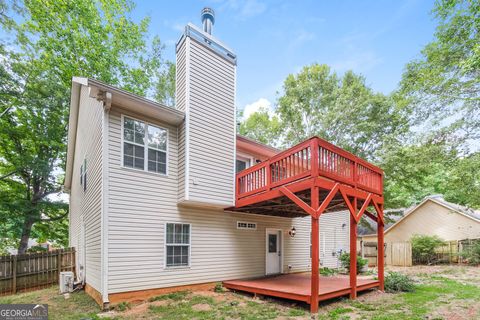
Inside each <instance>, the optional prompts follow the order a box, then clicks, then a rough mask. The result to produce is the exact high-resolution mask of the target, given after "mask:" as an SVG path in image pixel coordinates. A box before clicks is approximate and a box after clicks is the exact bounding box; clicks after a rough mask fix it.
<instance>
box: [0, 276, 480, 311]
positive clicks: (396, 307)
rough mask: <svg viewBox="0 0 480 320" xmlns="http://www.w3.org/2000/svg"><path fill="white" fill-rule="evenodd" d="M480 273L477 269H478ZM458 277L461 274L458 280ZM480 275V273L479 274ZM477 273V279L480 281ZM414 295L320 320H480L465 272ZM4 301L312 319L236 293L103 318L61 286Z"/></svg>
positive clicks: (334, 304)
mask: <svg viewBox="0 0 480 320" xmlns="http://www.w3.org/2000/svg"><path fill="white" fill-rule="evenodd" d="M476 272H477V271H476ZM457 273H458V274H459V275H460V276H461V277H460V276H459V277H458V278H456V277H455V275H457ZM478 274H480V272H478ZM478 274H477V273H473V275H472V276H475V277H478ZM413 276H414V277H415V280H416V286H415V291H414V292H409V293H400V294H383V293H379V292H375V291H374V292H370V293H366V294H361V295H360V296H359V298H358V299H357V300H355V301H351V300H348V299H337V300H334V301H329V302H322V303H321V306H320V311H319V319H350V318H354V319H377V320H389V319H399V320H402V319H449V318H461V319H465V318H466V319H478V318H480V306H477V304H478V301H480V286H478V283H475V284H471V283H470V282H471V281H469V279H468V277H466V276H465V272H463V273H460V271H458V270H453V271H452V270H451V269H449V270H445V272H444V273H442V272H437V273H432V274H426V273H418V274H413ZM0 303H2V304H4V303H47V304H48V305H49V314H50V319H98V318H99V317H101V316H102V317H105V316H108V317H110V318H112V319H174V320H181V319H276V318H281V319H309V318H310V314H309V312H308V306H307V305H297V304H294V303H290V302H285V301H279V300H271V299H252V297H251V296H249V295H240V294H235V293H232V292H225V293H215V292H198V293H192V292H177V293H172V294H168V295H163V296H158V297H155V298H152V299H150V301H148V302H146V303H143V304H138V305H131V304H129V303H123V304H120V305H118V306H117V307H116V308H115V310H113V311H111V312H109V313H108V314H102V315H99V313H100V309H99V307H98V305H97V304H96V303H95V302H94V301H93V299H91V298H90V297H89V296H88V295H86V294H85V293H84V292H77V293H73V294H71V295H70V299H67V300H65V299H64V298H63V296H61V295H59V294H58V287H52V288H49V289H43V290H39V291H33V292H28V293H23V294H17V295H15V296H6V297H0Z"/></svg>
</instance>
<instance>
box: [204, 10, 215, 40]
mask: <svg viewBox="0 0 480 320" xmlns="http://www.w3.org/2000/svg"><path fill="white" fill-rule="evenodd" d="M201 17H202V23H203V31H204V32H206V33H208V34H212V28H213V24H214V23H215V11H213V9H212V8H208V7H205V8H203V9H202V15H201Z"/></svg>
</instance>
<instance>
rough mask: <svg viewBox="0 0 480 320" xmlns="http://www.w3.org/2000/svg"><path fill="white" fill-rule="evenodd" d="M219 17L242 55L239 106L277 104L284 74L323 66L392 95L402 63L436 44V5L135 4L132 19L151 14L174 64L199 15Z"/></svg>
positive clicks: (253, 0)
mask: <svg viewBox="0 0 480 320" xmlns="http://www.w3.org/2000/svg"><path fill="white" fill-rule="evenodd" d="M204 6H210V7H212V8H213V9H214V10H215V12H216V21H215V26H214V28H213V34H214V35H215V36H216V37H217V38H219V39H221V40H222V41H223V42H224V43H226V44H227V45H228V46H230V47H231V48H232V49H233V50H234V51H235V52H236V53H237V55H238V69H237V107H238V108H240V109H243V108H244V107H245V106H247V105H249V106H248V107H247V108H248V110H249V111H250V112H251V111H253V110H255V109H257V108H258V107H259V106H260V105H268V104H269V103H270V104H272V105H274V103H275V100H276V97H277V96H278V95H277V92H278V91H281V88H282V83H283V80H284V79H285V77H286V76H287V75H288V74H290V73H296V72H298V71H299V70H300V69H301V68H302V67H303V66H305V65H308V64H311V63H314V62H318V63H325V64H328V65H330V66H331V67H332V68H333V69H334V70H335V71H337V72H338V73H343V72H345V71H346V70H349V69H351V70H353V71H354V72H356V73H361V74H363V75H364V76H365V77H366V81H367V83H368V84H369V85H370V86H371V87H372V88H373V89H374V90H377V91H380V92H383V93H389V92H391V91H392V90H394V89H395V88H396V86H397V83H398V81H399V80H400V78H401V74H402V71H403V68H404V66H405V64H406V63H407V62H408V61H410V60H412V59H413V58H415V57H418V55H419V53H420V50H421V49H422V47H423V46H424V45H425V44H427V43H428V42H430V41H431V40H432V39H433V33H434V29H435V21H434V20H433V16H432V15H431V13H430V12H431V9H432V7H433V0H432V1H426V0H423V1H422V0H406V1H398V0H397V1H390V0H389V1H380V0H378V1H353V0H352V1H281V0H279V1H263V0H227V1H220V0H207V1H168V2H167V1H138V2H137V7H136V8H135V9H134V17H136V18H140V17H143V16H147V15H148V16H150V17H151V18H152V22H151V26H150V28H151V33H152V34H157V35H159V36H160V38H161V39H162V41H163V42H164V44H165V45H166V50H165V57H166V58H167V59H170V60H174V59H175V49H174V48H175V42H176V40H177V39H178V38H179V37H180V35H181V32H182V30H183V26H184V25H185V24H186V23H187V22H193V23H195V24H196V25H200V10H201V9H202V8H203V7H204Z"/></svg>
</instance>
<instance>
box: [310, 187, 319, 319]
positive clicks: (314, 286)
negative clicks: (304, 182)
mask: <svg viewBox="0 0 480 320" xmlns="http://www.w3.org/2000/svg"><path fill="white" fill-rule="evenodd" d="M319 196H320V190H319V188H318V187H312V189H311V201H312V203H311V206H312V208H314V209H318V207H319ZM319 218H320V216H319V215H312V224H311V238H312V277H311V288H310V312H311V313H312V314H316V313H317V312H318V294H319V266H318V261H319V247H320V246H319V236H320V230H319Z"/></svg>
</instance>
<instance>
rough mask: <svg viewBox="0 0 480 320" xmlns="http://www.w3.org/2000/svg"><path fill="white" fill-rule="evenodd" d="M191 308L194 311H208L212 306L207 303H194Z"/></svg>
mask: <svg viewBox="0 0 480 320" xmlns="http://www.w3.org/2000/svg"><path fill="white" fill-rule="evenodd" d="M192 309H193V310H194V311H210V310H212V307H211V306H210V305H209V304H207V303H198V304H194V305H193V306H192Z"/></svg>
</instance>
